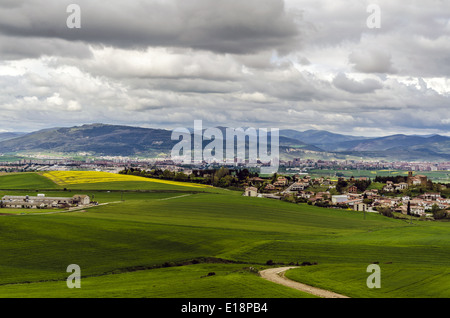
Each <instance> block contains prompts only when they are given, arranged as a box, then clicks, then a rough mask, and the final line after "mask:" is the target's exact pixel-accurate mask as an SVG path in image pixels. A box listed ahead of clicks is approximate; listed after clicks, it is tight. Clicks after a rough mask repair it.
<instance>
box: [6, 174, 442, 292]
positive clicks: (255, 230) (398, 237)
mask: <svg viewBox="0 0 450 318" xmlns="http://www.w3.org/2000/svg"><path fill="white" fill-rule="evenodd" d="M59 177H61V176H59ZM70 177H71V176H70V175H67V176H66V178H69V179H70ZM105 177H114V176H103V175H100V174H97V175H96V176H94V175H91V180H90V181H88V182H87V183H81V182H80V183H76V182H73V183H70V184H69V182H66V181H64V178H60V179H61V180H59V181H58V184H56V183H54V182H53V181H50V180H49V179H48V178H46V177H45V175H44V176H41V175H37V174H19V175H18V174H15V175H6V176H5V175H3V176H0V184H2V185H3V184H8V187H5V186H1V187H0V188H5V189H16V190H14V191H5V190H1V191H0V194H1V195H3V194H28V193H29V192H30V191H29V190H30V189H31V188H30V186H34V187H37V188H40V189H43V188H47V189H48V191H46V192H45V194H46V195H48V196H50V195H56V194H57V195H58V196H72V195H73V194H88V195H90V196H91V197H94V199H95V200H98V201H99V202H100V203H108V204H106V205H102V206H97V207H93V208H90V209H86V210H84V212H81V211H79V212H72V213H56V214H46V215H38V214H25V215H2V216H0V240H1V242H2V243H1V244H0V255H2V257H1V258H0V297H183V298H184V297H200V298H201V297H222V298H241V297H242V298H246V297H270V298H272V297H273V298H275V297H308V295H307V294H305V293H302V292H299V291H295V290H291V289H289V288H287V287H283V286H278V285H276V284H273V283H270V282H267V281H265V280H263V279H262V278H260V277H259V276H258V275H257V274H255V273H254V272H252V271H250V270H249V268H250V267H254V268H257V269H262V268H266V267H268V266H267V265H266V262H267V261H268V260H272V261H273V262H275V263H278V264H280V265H275V266H281V263H284V264H289V263H296V262H299V263H301V262H311V263H312V262H317V263H318V265H316V266H305V267H301V268H299V269H295V270H291V271H289V272H288V273H287V276H289V277H291V278H292V279H296V280H299V281H301V282H304V283H308V284H311V285H315V286H318V287H321V288H325V289H329V290H332V291H335V292H339V293H343V294H346V295H348V296H351V297H450V280H449V270H448V264H450V235H449V231H450V223H444V222H429V221H414V222H413V224H412V225H410V224H409V223H408V222H409V221H404V220H394V219H390V218H386V217H383V216H381V215H378V214H372V213H369V214H367V215H366V219H364V218H363V214H362V213H359V212H354V211H341V210H339V211H337V210H332V209H323V208H318V207H314V206H309V205H306V204H300V205H296V204H292V203H287V202H281V201H277V200H271V199H262V198H249V197H243V196H241V193H239V192H234V191H226V190H223V189H217V188H211V187H197V186H196V185H193V186H192V185H190V184H186V186H180V185H178V184H170V183H158V182H151V181H143V180H142V181H141V180H140V179H139V180H135V179H133V180H132V179H127V180H125V179H121V180H115V181H114V180H111V179H108V178H105ZM124 177H127V176H124ZM3 178H5V179H3ZM92 179H95V180H92ZM79 180H85V179H81V178H80V179H79ZM104 180H107V182H103V181H104ZM93 181H95V182H93ZM20 182H23V184H25V185H26V186H23V189H26V190H21V189H20V188H21V186H20ZM49 182H50V183H49ZM50 185H53V186H54V188H51V187H50ZM187 185H189V186H187ZM64 187H67V189H66V191H62V189H63V188H64ZM133 189H136V190H140V191H139V192H138V191H132V190H133ZM122 190H123V191H124V192H123V193H122ZM144 190H145V191H147V192H145V191H144ZM3 210H6V209H3ZM0 212H2V211H0ZM203 258H214V259H215V260H216V261H215V263H214V264H210V263H204V262H203V261H202V259H203ZM221 260H227V261H226V262H225V261H221ZM230 262H231V263H230ZM373 262H379V264H380V267H381V270H382V280H381V281H382V288H381V289H377V290H371V289H368V288H367V286H366V285H365V283H366V279H367V277H368V276H369V273H366V268H367V266H368V265H369V264H371V263H373ZM182 263H185V264H189V265H185V266H174V265H179V264H182ZM195 263H198V264H195ZM69 264H78V265H79V266H80V267H81V273H82V288H81V289H69V288H67V286H66V281H65V280H66V278H67V277H68V275H69V273H67V272H66V268H67V266H68V265H69ZM163 266H165V267H163ZM210 272H214V273H215V275H212V276H207V274H208V273H210Z"/></svg>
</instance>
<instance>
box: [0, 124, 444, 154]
mask: <svg viewBox="0 0 450 318" xmlns="http://www.w3.org/2000/svg"><path fill="white" fill-rule="evenodd" d="M220 129H221V130H222V131H223V132H224V133H223V136H224V139H226V134H225V128H224V127H220ZM171 135H172V131H170V130H165V129H153V128H141V127H132V126H123V125H106V124H88V125H82V126H76V127H69V128H67V127H64V128H50V129H44V130H40V131H36V132H31V133H0V152H1V153H10V154H13V153H37V152H45V153H52V152H58V153H79V152H88V153H92V154H93V155H110V156H143V157H156V156H163V155H168V154H170V151H171V149H172V148H173V146H174V145H175V144H177V143H178V140H171ZM192 139H193V138H192ZM279 141H280V157H281V159H291V158H295V157H301V158H305V157H308V158H315V159H321V158H324V159H333V158H334V159H345V158H366V159H384V160H405V161H450V138H449V137H446V136H441V135H428V136H418V135H392V136H385V137H377V138H369V137H362V136H350V135H342V134H335V133H331V132H328V131H323V130H307V131H297V130H292V129H289V130H280V139H279ZM207 143H209V141H204V143H203V144H204V145H206V144H207Z"/></svg>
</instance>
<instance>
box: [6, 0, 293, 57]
mask: <svg viewBox="0 0 450 318" xmlns="http://www.w3.org/2000/svg"><path fill="white" fill-rule="evenodd" d="M72 2H73V1H66V0H32V1H28V0H27V1H15V2H8V3H4V4H3V5H2V6H0V32H1V33H3V34H4V35H9V36H16V37H27V38H41V39H42V38H44V39H45V38H48V39H62V40H69V41H83V42H87V43H93V44H95V45H98V44H103V45H108V46H114V47H120V48H146V47H148V46H163V47H184V48H193V49H201V50H209V51H213V52H219V53H236V54H248V53H255V52H259V51H261V50H267V49H274V50H278V51H280V52H285V53H286V52H289V50H291V49H292V48H295V47H297V46H298V44H299V39H298V36H299V31H298V29H297V27H296V25H295V23H294V19H293V16H292V15H290V14H288V13H286V12H285V10H284V2H283V1H281V0H247V1H240V0H227V1H216V0H189V1H184V0H168V1H157V0H154V1H145V2H143V1H119V0H113V1H87V0H80V1H77V2H76V3H77V4H78V5H79V6H80V8H81V28H80V29H69V28H67V26H66V20H67V17H68V16H69V13H66V8H67V6H68V5H69V4H70V3H72ZM3 45H5V46H8V42H6V43H3ZM38 49H39V48H37V50H36V52H39V50H38ZM11 50H12V48H11Z"/></svg>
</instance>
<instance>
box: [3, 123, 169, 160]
mask: <svg viewBox="0 0 450 318" xmlns="http://www.w3.org/2000/svg"><path fill="white" fill-rule="evenodd" d="M170 137H171V132H170V131H168V130H163V129H151V128H139V127H129V126H116V125H104V124H92V125H83V126H80V127H71V128H52V129H44V130H40V131H37V132H33V133H29V134H26V135H24V136H21V137H18V138H14V139H10V140H6V141H2V142H0V151H1V152H3V153H8V152H11V153H12V152H24V151H28V152H29V151H34V152H37V151H47V152H65V153H74V152H92V153H95V154H103V155H115V156H130V155H139V154H157V153H159V152H163V153H166V152H167V151H170V149H172V147H173V145H174V144H176V141H172V140H171V139H170Z"/></svg>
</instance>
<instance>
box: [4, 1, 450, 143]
mask: <svg viewBox="0 0 450 318" xmlns="http://www.w3.org/2000/svg"><path fill="white" fill-rule="evenodd" d="M71 3H73V1H67V0H45V1H44V0H33V1H24V0H5V1H2V2H1V3H0V43H1V45H0V114H1V116H0V132H7V131H20V132H31V131H36V130H40V129H45V128H52V127H71V126H78V125H83V124H89V123H104V124H113V125H128V126H138V127H146V128H163V129H169V130H171V129H175V128H177V127H192V125H193V122H194V120H202V121H203V122H204V125H205V126H206V125H208V127H216V126H229V127H255V128H279V129H280V130H281V129H295V130H299V131H305V130H309V129H315V130H326V131H330V132H333V133H338V134H345V135H353V136H366V137H377V136H380V137H381V136H387V135H393V134H405V135H429V134H440V135H446V136H450V111H449V109H448V107H449V105H450V78H449V75H450V60H449V56H450V3H447V2H443V1H438V0H434V1H427V2H423V1H422V2H421V1H409V2H408V4H405V3H404V2H402V1H387V0H380V1H377V2H376V4H377V5H378V6H379V8H380V17H381V23H380V28H369V27H368V25H367V19H368V17H369V16H370V15H371V13H370V12H368V10H367V8H368V6H369V5H370V4H372V2H371V1H357V0H350V1H343V0H337V1H331V0H315V1H313V0H301V1H296V0H285V1H282V0H249V1H245V2H242V1H238V0H227V1H221V2H218V1H213V0H190V1H182V0H167V1H157V0H154V1H153V0H150V1H145V2H142V1H127V2H124V1H118V0H112V1H107V2H106V1H95V2H93V1H87V0H80V1H77V2H76V3H77V4H78V5H79V7H80V9H81V16H80V17H81V28H80V29H69V28H68V27H67V24H66V20H67V18H68V16H69V13H67V11H66V9H67V6H68V5H69V4H71Z"/></svg>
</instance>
